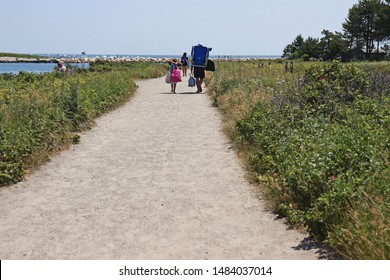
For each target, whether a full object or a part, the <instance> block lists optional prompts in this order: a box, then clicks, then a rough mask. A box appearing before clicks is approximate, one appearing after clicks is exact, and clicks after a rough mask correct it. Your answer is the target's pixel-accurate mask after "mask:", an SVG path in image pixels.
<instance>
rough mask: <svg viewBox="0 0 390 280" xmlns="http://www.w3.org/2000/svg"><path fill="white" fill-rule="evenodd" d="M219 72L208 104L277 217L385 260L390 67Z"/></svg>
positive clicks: (263, 67)
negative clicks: (216, 110)
mask: <svg viewBox="0 0 390 280" xmlns="http://www.w3.org/2000/svg"><path fill="white" fill-rule="evenodd" d="M290 66H292V68H290ZM217 68H218V71H217V72H215V74H214V75H210V76H208V77H207V82H208V85H209V89H210V91H211V96H212V99H213V101H214V104H215V105H216V106H217V107H218V108H219V109H220V110H221V111H222V113H223V115H224V119H225V130H226V131H227V133H228V134H229V136H230V137H231V138H232V139H233V140H234V141H235V143H236V147H237V149H238V151H239V153H240V154H241V155H243V156H242V158H243V159H244V160H245V162H246V163H247V166H248V170H249V172H250V174H251V175H252V178H254V180H255V181H256V182H257V183H258V184H259V186H260V189H261V190H262V191H263V192H264V193H265V195H266V197H267V199H268V202H269V204H270V206H271V207H272V208H273V209H274V210H275V211H276V213H278V214H279V215H280V216H283V217H286V218H287V220H288V222H290V223H291V224H293V225H296V226H299V227H301V226H304V227H305V228H306V229H307V230H308V232H309V233H310V234H311V235H312V236H314V237H315V238H317V239H319V240H322V241H325V243H326V244H327V245H329V246H331V247H332V248H333V249H334V250H336V251H337V252H338V253H339V254H340V255H342V256H343V257H345V258H351V259H389V258H390V226H389V223H390V167H389V160H390V152H389V151H390V64H389V63H388V62H381V63H355V64H352V63H347V64H342V63H339V62H329V63H328V62H297V61H294V64H290V63H287V65H286V62H285V61H283V60H280V61H272V63H271V62H268V61H264V62H261V61H256V62H253V61H252V62H243V61H241V62H235V63H232V62H219V63H218V65H217Z"/></svg>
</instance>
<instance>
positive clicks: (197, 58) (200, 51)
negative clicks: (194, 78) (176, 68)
mask: <svg viewBox="0 0 390 280" xmlns="http://www.w3.org/2000/svg"><path fill="white" fill-rule="evenodd" d="M210 50H211V49H210V48H207V47H205V46H202V45H201V44H199V45H197V46H193V47H192V52H191V56H192V66H196V67H206V66H207V60H208V58H209V51H210Z"/></svg>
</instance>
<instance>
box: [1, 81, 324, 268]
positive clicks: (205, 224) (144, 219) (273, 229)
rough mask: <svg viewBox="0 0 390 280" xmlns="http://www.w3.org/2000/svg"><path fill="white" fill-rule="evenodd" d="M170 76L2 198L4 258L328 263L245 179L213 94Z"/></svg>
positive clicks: (144, 85)
mask: <svg viewBox="0 0 390 280" xmlns="http://www.w3.org/2000/svg"><path fill="white" fill-rule="evenodd" d="M184 81H185V82H184V83H180V84H178V88H177V92H178V94H171V93H170V86H169V85H167V84H165V83H164V79H163V78H159V79H152V80H146V81H140V82H138V85H139V89H138V91H137V93H136V95H135V97H134V98H133V99H132V100H131V101H130V102H129V103H127V104H126V105H124V106H123V107H121V108H119V109H118V110H116V111H113V112H111V113H109V114H106V115H104V116H102V117H101V118H99V119H98V120H97V123H96V126H94V127H93V129H92V130H90V131H87V132H85V133H83V134H82V135H81V143H80V144H78V145H75V146H72V147H71V148H70V149H69V150H67V151H64V152H62V153H61V154H60V155H58V156H56V157H54V158H53V159H52V160H51V161H50V162H49V163H47V164H46V165H45V166H43V167H42V168H40V169H39V170H38V171H36V172H34V173H33V174H32V175H31V176H30V177H29V178H27V179H26V180H25V181H24V182H21V183H19V184H16V185H13V186H11V187H6V188H1V189H0V213H1V219H0V240H1V242H0V259H113V260H115V259H132V260H136V259H166V260H169V259H192V260H197V259H223V260H224V259H318V258H321V257H323V256H324V251H323V249H322V248H320V247H318V246H317V244H316V243H315V242H312V241H311V240H310V239H309V238H308V237H307V235H305V234H302V233H300V232H297V231H295V230H289V229H288V227H287V226H286V225H285V224H284V222H283V220H278V219H276V216H275V215H274V214H273V213H272V212H271V211H269V210H267V209H266V207H265V203H264V202H263V201H262V200H261V199H258V198H257V197H256V194H255V193H256V192H255V188H254V186H252V185H251V184H249V183H248V182H247V180H246V179H245V171H244V169H243V168H242V166H241V165H240V161H239V160H238V158H237V156H236V154H235V152H234V150H233V149H232V144H231V143H230V142H229V140H228V139H227V138H226V136H225V135H224V134H223V132H222V130H221V117H220V114H219V112H218V111H217V109H215V108H213V107H212V105H211V101H210V99H209V98H208V96H207V95H206V94H193V92H194V91H195V89H194V88H188V87H187V86H186V78H184Z"/></svg>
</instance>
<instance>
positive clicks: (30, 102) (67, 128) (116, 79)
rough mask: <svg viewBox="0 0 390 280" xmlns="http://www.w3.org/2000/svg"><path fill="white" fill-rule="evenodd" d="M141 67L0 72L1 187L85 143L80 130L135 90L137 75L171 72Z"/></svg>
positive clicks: (162, 66)
mask: <svg viewBox="0 0 390 280" xmlns="http://www.w3.org/2000/svg"><path fill="white" fill-rule="evenodd" d="M137 66H138V67H137V69H136V70H134V69H132V68H131V67H128V68H127V69H124V68H123V67H117V68H116V67H115V65H114V66H112V65H111V68H110V69H106V70H105V71H103V70H102V71H95V70H96V69H95V68H94V67H93V66H91V71H87V70H77V69H75V70H74V71H72V69H69V71H68V73H65V74H63V73H47V74H31V73H23V72H22V73H20V74H19V75H6V74H4V75H0V186H1V185H7V184H12V183H16V182H19V181H21V180H22V179H23V178H24V177H25V176H26V174H28V173H30V172H31V170H33V169H35V168H36V167H38V166H40V165H41V164H42V163H44V162H46V161H47V160H48V159H49V157H50V155H52V154H53V153H56V152H58V151H59V150H62V149H64V148H66V147H67V146H69V145H70V144H72V143H77V142H78V141H80V139H79V135H78V132H80V131H82V130H84V129H87V128H89V127H91V126H92V125H93V120H94V118H96V117H97V116H99V115H101V114H103V113H105V112H107V111H110V110H112V109H113V108H116V107H118V106H120V105H121V104H123V103H124V102H126V101H127V100H128V99H129V98H130V97H131V96H132V95H133V94H134V92H135V91H136V88H137V87H136V84H135V82H134V80H135V79H140V78H152V77H159V76H162V75H163V74H164V73H165V71H166V66H165V65H161V64H150V63H145V64H142V63H139V64H138V65H137Z"/></svg>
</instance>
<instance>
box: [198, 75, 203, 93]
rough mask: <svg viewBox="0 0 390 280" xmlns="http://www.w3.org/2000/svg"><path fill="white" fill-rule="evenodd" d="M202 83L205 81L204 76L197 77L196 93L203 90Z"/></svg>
mask: <svg viewBox="0 0 390 280" xmlns="http://www.w3.org/2000/svg"><path fill="white" fill-rule="evenodd" d="M202 83H203V79H202V78H196V87H197V89H198V90H197V91H196V93H199V92H202Z"/></svg>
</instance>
